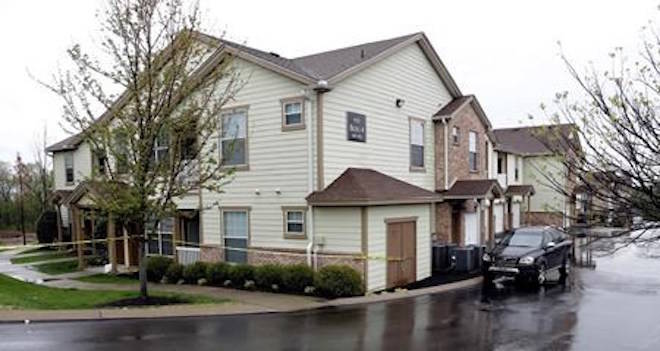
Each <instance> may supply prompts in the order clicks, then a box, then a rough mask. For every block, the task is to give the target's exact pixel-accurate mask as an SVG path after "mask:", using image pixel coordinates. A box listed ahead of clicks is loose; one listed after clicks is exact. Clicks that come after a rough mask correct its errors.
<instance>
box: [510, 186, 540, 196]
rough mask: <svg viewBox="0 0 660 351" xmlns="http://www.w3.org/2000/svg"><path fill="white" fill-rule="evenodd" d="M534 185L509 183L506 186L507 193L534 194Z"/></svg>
mask: <svg viewBox="0 0 660 351" xmlns="http://www.w3.org/2000/svg"><path fill="white" fill-rule="evenodd" d="M534 193H535V191H534V186H533V185H527V184H523V185H509V186H508V187H507V188H506V193H505V195H508V196H512V195H522V196H528V195H534Z"/></svg>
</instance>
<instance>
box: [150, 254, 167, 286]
mask: <svg viewBox="0 0 660 351" xmlns="http://www.w3.org/2000/svg"><path fill="white" fill-rule="evenodd" d="M172 262H174V261H173V260H172V259H171V258H169V257H165V256H152V257H149V258H148V259H147V280H149V281H152V282H159V281H160V280H161V279H163V276H164V275H165V273H166V272H167V267H169V266H170V265H171V264H172Z"/></svg>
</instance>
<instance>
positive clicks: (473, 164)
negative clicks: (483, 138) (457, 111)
mask: <svg viewBox="0 0 660 351" xmlns="http://www.w3.org/2000/svg"><path fill="white" fill-rule="evenodd" d="M468 151H469V153H470V156H469V157H470V159H469V163H470V172H476V171H477V170H478V167H479V166H478V164H479V163H478V162H479V158H478V156H479V153H478V152H477V133H476V132H473V131H470V133H469V139H468Z"/></svg>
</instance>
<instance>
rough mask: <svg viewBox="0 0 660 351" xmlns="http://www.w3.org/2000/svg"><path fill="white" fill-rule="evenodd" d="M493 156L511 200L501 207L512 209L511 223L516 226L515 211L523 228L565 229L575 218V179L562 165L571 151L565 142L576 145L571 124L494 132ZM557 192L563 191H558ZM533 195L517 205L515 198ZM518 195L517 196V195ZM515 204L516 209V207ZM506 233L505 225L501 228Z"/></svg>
mask: <svg viewBox="0 0 660 351" xmlns="http://www.w3.org/2000/svg"><path fill="white" fill-rule="evenodd" d="M493 133H494V134H495V140H496V146H495V152H496V156H494V157H497V158H498V163H497V165H496V173H497V177H498V180H499V181H500V182H501V183H502V184H507V186H508V189H512V191H508V190H507V192H509V193H510V194H511V195H512V197H511V199H512V200H513V201H512V202H511V203H508V204H507V205H505V206H504V208H505V209H504V218H506V216H507V208H509V209H512V211H513V213H514V214H513V215H509V216H510V217H511V218H512V222H513V223H516V222H517V221H516V219H515V217H516V216H517V215H518V209H517V207H518V206H519V207H520V211H521V212H522V215H521V217H520V218H521V220H522V223H524V224H526V225H555V226H558V227H565V226H569V225H570V224H571V218H574V215H573V214H574V201H573V199H572V198H573V195H572V194H573V193H574V191H573V188H574V186H575V176H574V175H571V172H570V170H569V169H567V168H566V166H565V163H564V162H563V161H562V158H563V157H575V156H574V155H572V153H573V150H574V148H570V147H566V146H565V142H566V141H571V142H578V143H579V138H578V136H577V135H575V134H574V131H573V126H572V125H570V124H562V125H558V126H557V125H547V126H535V127H518V128H506V129H495V130H494V131H493ZM560 189H563V190H562V191H560ZM530 191H531V192H532V193H534V196H533V197H527V201H516V195H518V196H521V195H524V193H525V192H526V193H529V192H530ZM516 193H517V194H516ZM516 204H518V205H516ZM503 226H504V229H506V223H505V224H504V225H503Z"/></svg>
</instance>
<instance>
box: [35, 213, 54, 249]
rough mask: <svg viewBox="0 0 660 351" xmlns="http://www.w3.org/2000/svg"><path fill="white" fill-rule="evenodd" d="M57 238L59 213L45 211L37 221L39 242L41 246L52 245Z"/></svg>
mask: <svg viewBox="0 0 660 351" xmlns="http://www.w3.org/2000/svg"><path fill="white" fill-rule="evenodd" d="M56 237H57V213H56V212H55V211H44V212H42V213H41V216H39V219H37V240H39V244H50V243H52V242H53V241H55V238H56Z"/></svg>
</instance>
